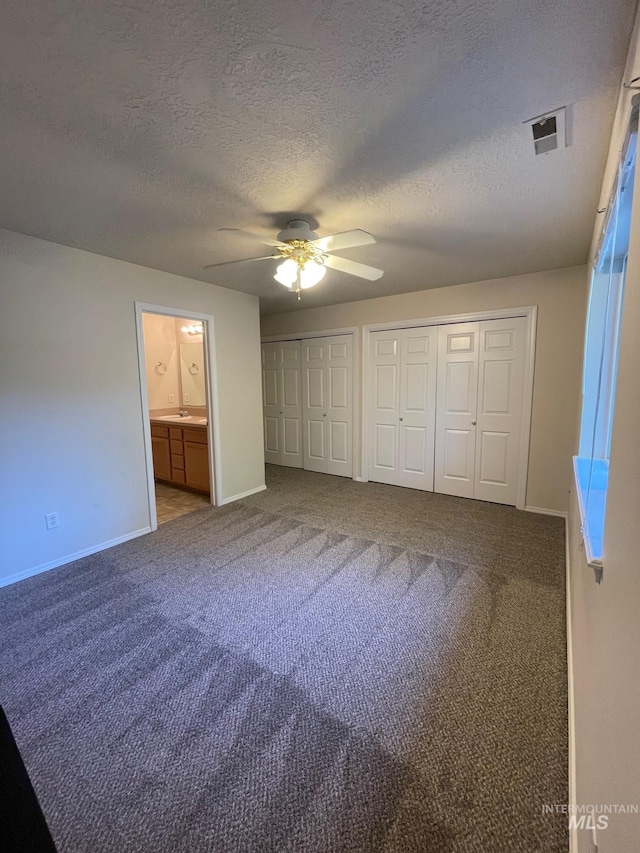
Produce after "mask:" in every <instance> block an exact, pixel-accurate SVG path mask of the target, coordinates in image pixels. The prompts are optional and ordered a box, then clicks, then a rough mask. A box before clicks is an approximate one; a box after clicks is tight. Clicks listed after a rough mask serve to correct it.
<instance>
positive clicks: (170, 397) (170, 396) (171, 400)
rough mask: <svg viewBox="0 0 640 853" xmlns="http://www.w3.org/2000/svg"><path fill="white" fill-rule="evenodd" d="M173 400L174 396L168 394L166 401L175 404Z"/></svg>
mask: <svg viewBox="0 0 640 853" xmlns="http://www.w3.org/2000/svg"><path fill="white" fill-rule="evenodd" d="M175 399H176V398H175V396H174V395H173V394H169V397H168V400H169V402H170V403H173V402H175Z"/></svg>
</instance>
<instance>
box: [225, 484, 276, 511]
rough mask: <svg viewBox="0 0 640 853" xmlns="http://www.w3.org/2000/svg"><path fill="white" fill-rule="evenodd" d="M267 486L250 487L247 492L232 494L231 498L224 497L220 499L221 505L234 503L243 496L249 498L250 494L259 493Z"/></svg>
mask: <svg viewBox="0 0 640 853" xmlns="http://www.w3.org/2000/svg"><path fill="white" fill-rule="evenodd" d="M266 488H267V487H266V486H258V488H257V489H249V490H248V491H246V492H240V494H238V495H231V497H230V498H223V499H222V500H221V501H220V506H224V505H225V504H230V503H233V502H234V501H240V500H242V498H248V497H249V496H250V495H257V494H258V492H264V490H265V489H266Z"/></svg>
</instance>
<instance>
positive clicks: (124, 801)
mask: <svg viewBox="0 0 640 853" xmlns="http://www.w3.org/2000/svg"><path fill="white" fill-rule="evenodd" d="M268 483H269V486H270V488H269V490H268V491H267V492H265V493H262V494H261V495H257V496H254V497H253V498H250V499H248V500H246V501H244V502H241V503H236V504H232V505H229V506H227V507H224V508H221V509H213V508H206V509H203V510H199V511H198V512H195V513H193V514H191V515H188V516H184V517H182V518H179V519H176V520H174V521H170V522H167V523H166V524H164V525H162V527H161V528H160V529H159V530H158V531H157V532H156V533H155V534H153V535H151V536H147V537H143V538H141V539H137V540H134V541H132V542H129V543H125V544H124V545H121V546H118V547H116V548H113V549H111V550H109V551H106V552H102V553H101V554H98V555H95V556H93V557H88V558H85V559H83V560H79V561H78V562H76V563H73V564H70V565H68V566H65V567H62V568H60V569H56V570H54V571H51V572H48V573H46V574H43V575H40V576H38V577H35V578H31V579H29V580H26V581H23V582H22V583H20V584H16V585H15V586H13V587H9V588H6V589H4V590H0V618H1V623H0V643H1V648H2V656H1V659H0V702H2V704H3V705H4V707H5V710H6V712H7V716H8V718H9V720H10V722H11V724H12V726H13V729H14V733H15V735H16V739H17V741H18V744H19V746H20V748H21V750H22V753H23V756H24V759H25V763H26V765H27V767H28V769H29V772H30V774H31V776H32V780H33V782H34V786H35V788H36V791H37V793H38V795H39V798H40V800H41V804H42V806H43V809H44V812H45V815H46V817H47V819H48V821H49V824H50V826H51V829H52V832H53V835H54V837H55V839H56V842H57V844H58V846H59V849H60V851H61V853H67V851H69V853H70V851H73V853H77V851H87V853H89V851H91V853H102V851H105V853H106V851H118V853H133V851H153V853H165V852H166V853H169V851H172V853H173V851H185V853H186V851H189V853H197V852H198V851H215V852H216V853H218V851H220V853H235V851H238V853H245V851H246V853H249V851H252V852H253V851H256V853H258V851H259V853H268V852H269V851H301V853H304V851H309V853H311V851H313V852H314V853H321V851H322V853H338V852H339V851H345V853H346V851H388V853H391V851H394V853H414V851H425V852H426V851H433V853H449V851H452V852H453V851H456V853H457V852H458V851H461V852H462V851H474V853H476V851H478V853H479V851H483V853H484V851H489V853H502V851H505V853H506V851H508V853H515V852H516V851H522V853H535V851H540V853H543V851H544V853H555V851H565V850H566V849H567V844H568V842H567V835H566V819H565V818H563V817H562V816H561V815H555V816H554V815H542V813H541V810H542V805H543V803H564V802H566V801H567V783H566V761H567V722H566V659H565V634H564V586H563V584H564V544H563V533H564V531H563V523H562V521H561V520H559V519H554V518H547V517H543V516H535V515H531V514H528V513H520V512H518V511H516V510H515V509H512V508H509V507H500V506H495V505H491V504H486V503H479V502H474V501H466V500H463V499H456V498H449V497H445V496H442V495H430V494H425V493H420V492H414V491H409V490H403V489H397V488H394V487H391V486H382V485H376V484H358V483H353V482H351V481H348V480H342V479H340V478H335V477H328V476H324V475H320V474H309V473H307V472H302V471H290V470H287V469H277V468H271V469H270V470H269V473H268Z"/></svg>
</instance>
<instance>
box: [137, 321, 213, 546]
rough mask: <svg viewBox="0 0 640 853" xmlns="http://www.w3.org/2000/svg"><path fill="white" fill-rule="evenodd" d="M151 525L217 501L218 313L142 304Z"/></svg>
mask: <svg viewBox="0 0 640 853" xmlns="http://www.w3.org/2000/svg"><path fill="white" fill-rule="evenodd" d="M136 319H137V328H138V352H139V361H140V389H141V402H142V414H143V426H144V436H145V450H146V457H147V474H148V482H149V513H150V520H151V526H152V528H153V529H156V528H157V526H158V525H159V524H163V523H164V522H167V521H171V520H173V519H175V518H178V517H180V516H183V515H186V514H187V513H191V512H194V511H196V510H199V509H203V508H204V507H207V506H209V505H211V504H214V505H215V495H216V489H215V482H216V476H215V475H216V473H217V472H216V465H215V453H214V450H215V446H214V436H215V431H214V429H213V421H214V419H215V408H214V406H213V405H212V401H213V395H214V389H215V383H214V381H213V379H214V376H213V374H214V367H215V365H214V363H213V360H212V359H211V357H210V356H211V353H212V351H213V347H212V346H211V337H212V328H213V322H212V321H213V318H210V317H207V316H205V315H194V314H193V313H191V312H188V311H180V310H176V309H170V308H164V307H160V306H149V305H140V304H137V305H136Z"/></svg>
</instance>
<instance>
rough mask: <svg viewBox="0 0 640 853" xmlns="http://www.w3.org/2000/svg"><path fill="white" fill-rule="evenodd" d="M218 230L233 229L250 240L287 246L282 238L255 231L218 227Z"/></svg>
mask: <svg viewBox="0 0 640 853" xmlns="http://www.w3.org/2000/svg"><path fill="white" fill-rule="evenodd" d="M218 231H232V232H233V233H234V234H236V235H237V236H238V237H248V238H249V239H250V240H254V241H255V240H259V241H260V242H261V243H264V244H265V245H266V246H286V243H282V242H281V241H280V240H276V239H275V238H273V237H265V236H264V235H262V234H254V233H253V231H243V229H242V228H218Z"/></svg>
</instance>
